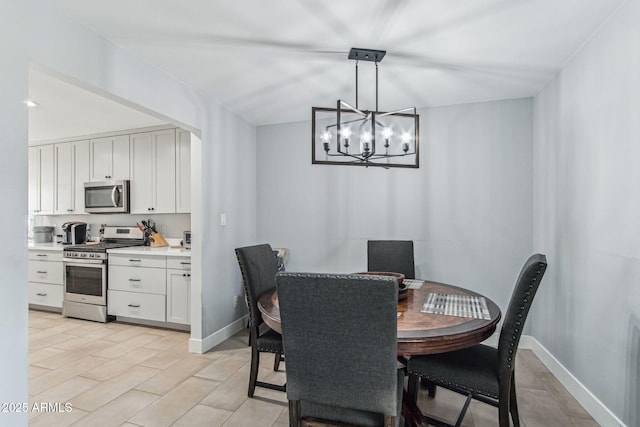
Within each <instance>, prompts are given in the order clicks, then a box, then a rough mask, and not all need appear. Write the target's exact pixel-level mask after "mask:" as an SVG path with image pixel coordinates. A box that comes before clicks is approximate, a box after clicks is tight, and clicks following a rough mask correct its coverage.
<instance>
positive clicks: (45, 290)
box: [29, 282, 62, 308]
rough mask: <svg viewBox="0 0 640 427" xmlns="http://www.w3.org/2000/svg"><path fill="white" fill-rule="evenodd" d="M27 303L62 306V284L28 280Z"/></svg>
mask: <svg viewBox="0 0 640 427" xmlns="http://www.w3.org/2000/svg"><path fill="white" fill-rule="evenodd" d="M29 304H37V305H46V306H49V307H57V308H62V285H50V284H47V283H36V282H29Z"/></svg>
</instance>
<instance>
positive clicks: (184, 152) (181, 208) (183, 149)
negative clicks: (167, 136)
mask: <svg viewBox="0 0 640 427" xmlns="http://www.w3.org/2000/svg"><path fill="white" fill-rule="evenodd" d="M176 212H178V213H189V212H191V132H188V131H186V130H182V129H177V130H176Z"/></svg>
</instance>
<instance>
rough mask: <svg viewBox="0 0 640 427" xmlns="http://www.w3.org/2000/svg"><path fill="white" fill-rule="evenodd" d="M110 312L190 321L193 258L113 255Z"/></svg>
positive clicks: (157, 318) (143, 318)
mask: <svg viewBox="0 0 640 427" xmlns="http://www.w3.org/2000/svg"><path fill="white" fill-rule="evenodd" d="M108 282H109V285H108V287H109V290H108V297H107V313H108V314H110V315H112V316H122V317H128V318H132V319H141V320H152V321H157V322H167V323H175V324H180V325H189V324H190V313H191V311H190V305H191V259H190V258H189V257H173V256H169V257H166V256H159V255H140V256H138V255H124V254H116V253H110V254H109V273H108Z"/></svg>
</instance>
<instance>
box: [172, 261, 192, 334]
mask: <svg viewBox="0 0 640 427" xmlns="http://www.w3.org/2000/svg"><path fill="white" fill-rule="evenodd" d="M190 307H191V258H188V257H180V258H173V257H171V258H168V259H167V322H172V323H179V324H183V325H189V324H190V323H191V310H190Z"/></svg>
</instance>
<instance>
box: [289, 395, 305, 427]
mask: <svg viewBox="0 0 640 427" xmlns="http://www.w3.org/2000/svg"><path fill="white" fill-rule="evenodd" d="M301 421H302V420H301V413H300V401H299V400H290V401H289V427H299V426H300V425H302V423H301Z"/></svg>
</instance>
